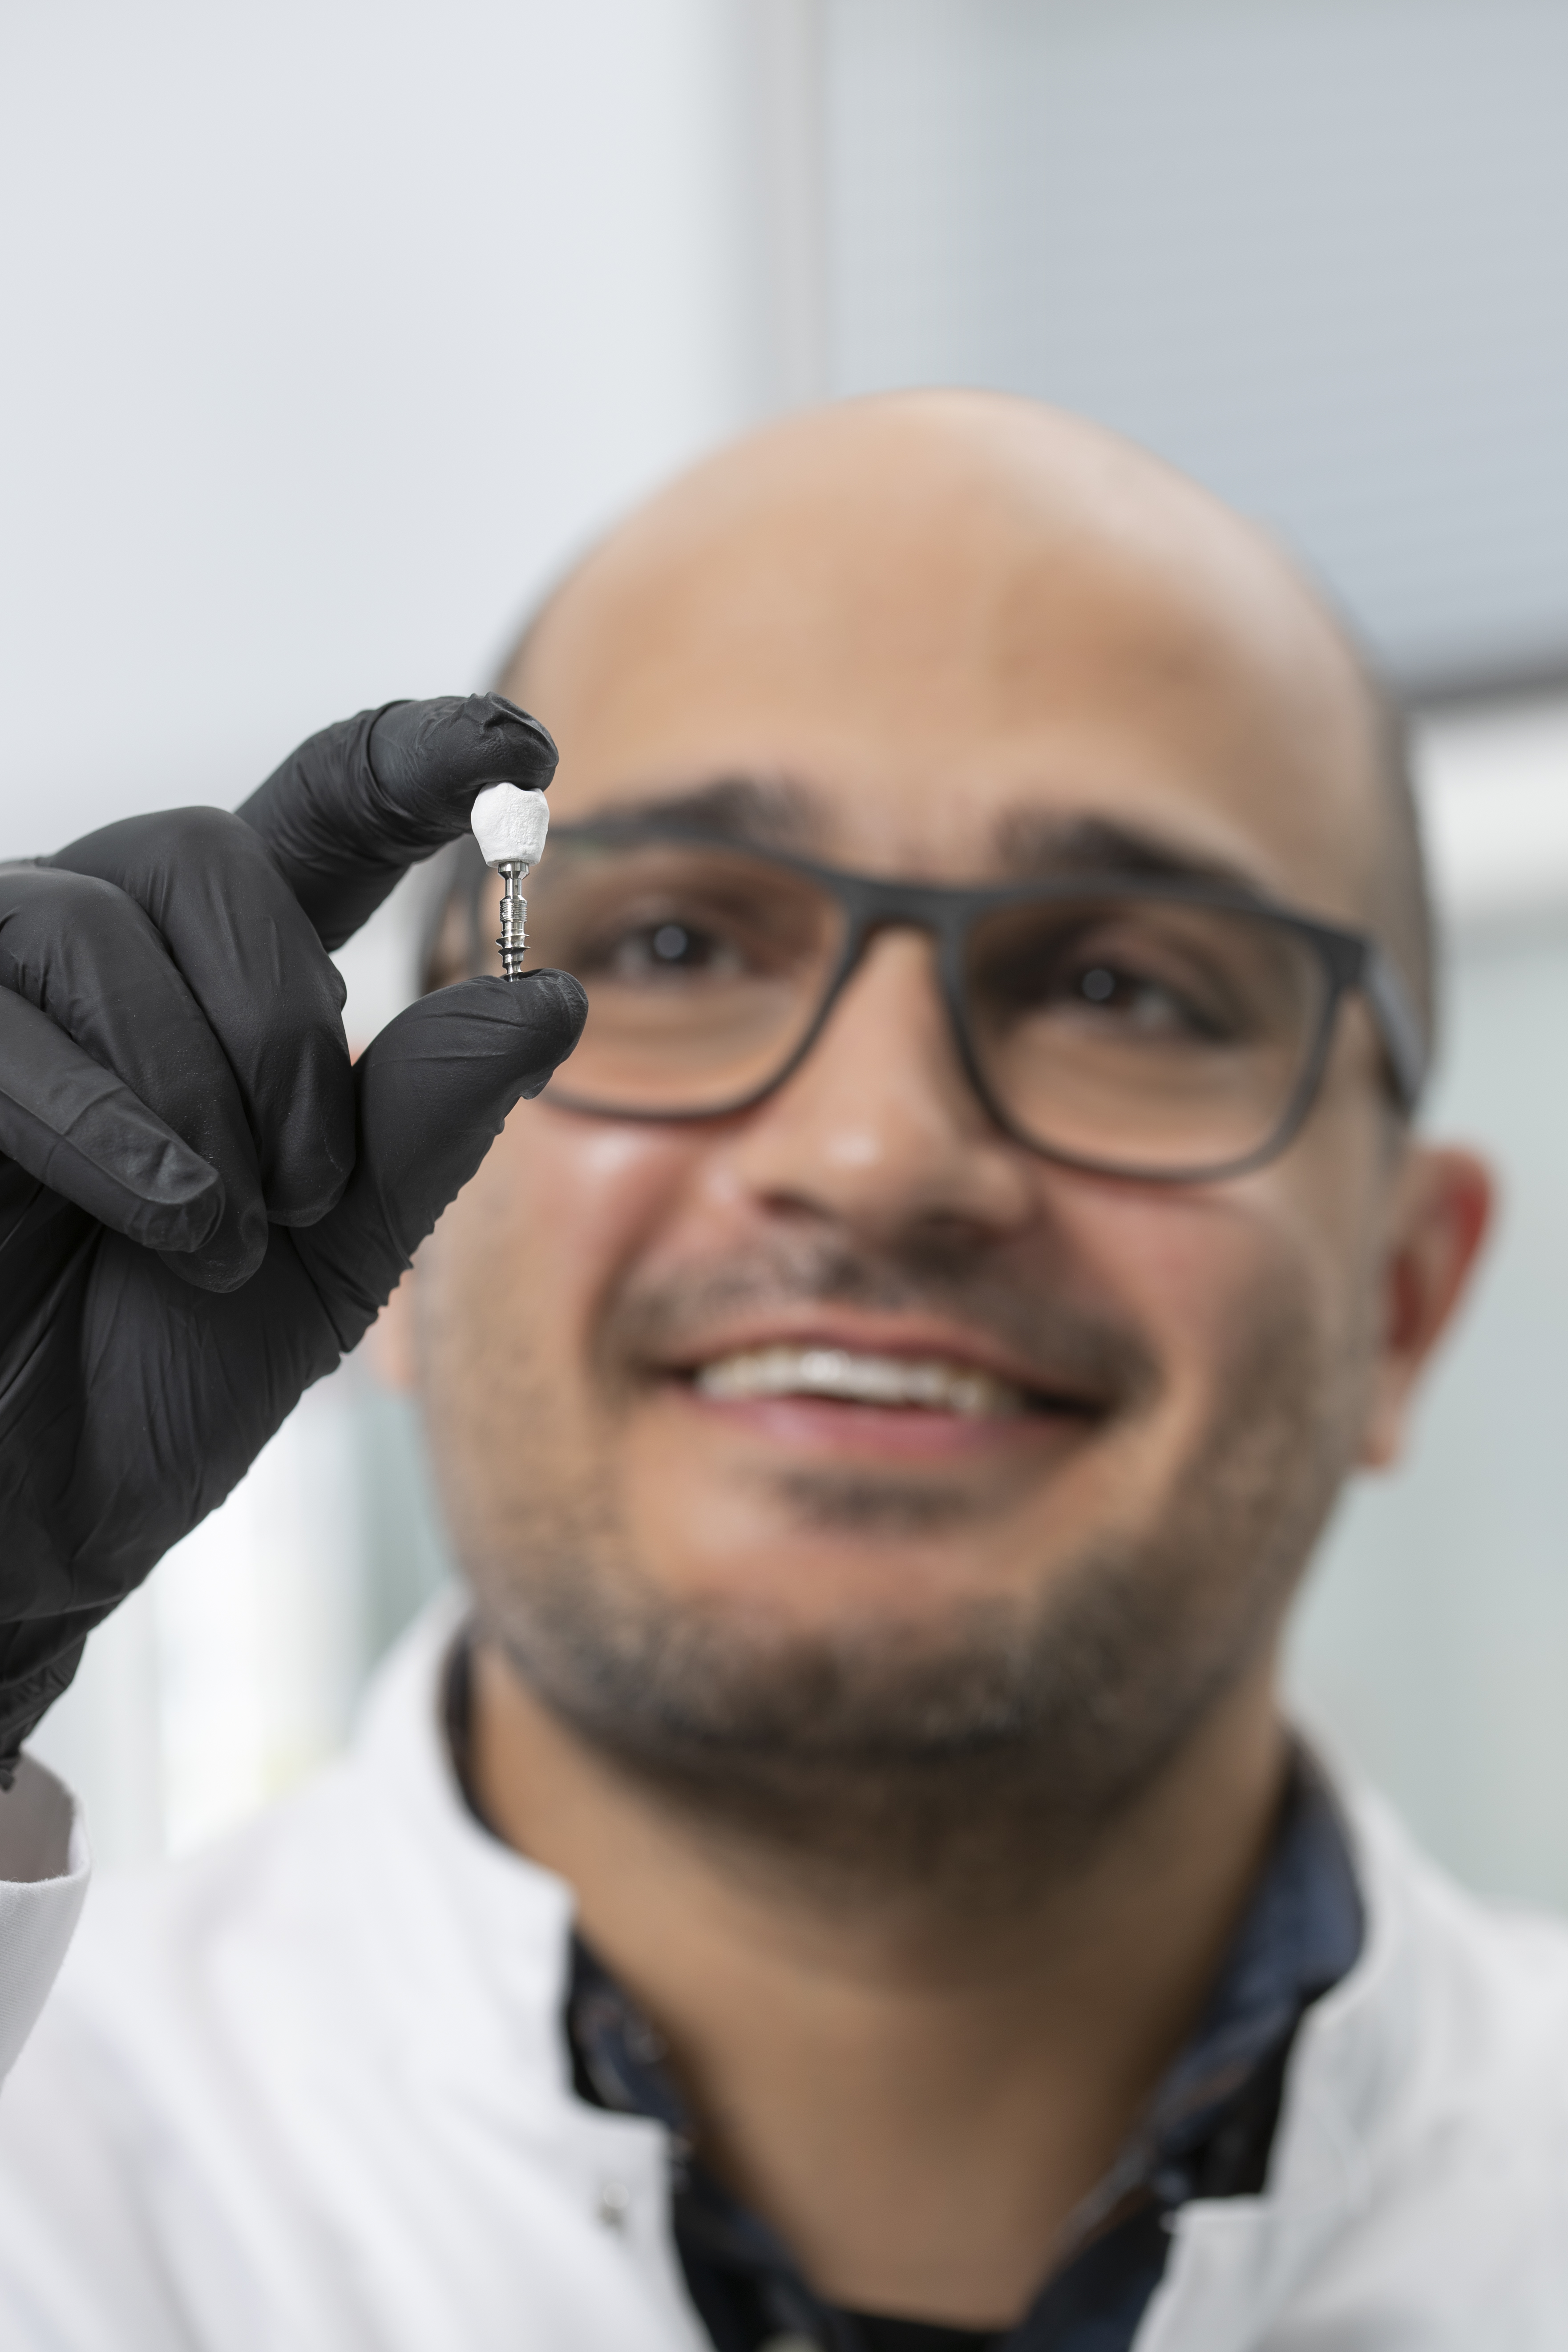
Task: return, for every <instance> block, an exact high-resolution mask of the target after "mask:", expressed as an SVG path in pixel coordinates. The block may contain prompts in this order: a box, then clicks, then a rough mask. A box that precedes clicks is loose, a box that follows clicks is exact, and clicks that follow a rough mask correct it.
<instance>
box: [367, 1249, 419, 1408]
mask: <svg viewBox="0 0 1568 2352" xmlns="http://www.w3.org/2000/svg"><path fill="white" fill-rule="evenodd" d="M415 1281H416V1269H415V1268H414V1267H413V1266H410V1267H409V1269H408V1271H407V1273H406V1274H405V1276H404V1277H403V1279H402V1281H401V1282H400V1283H399V1284H398V1286H397V1287H396V1289H395V1291H394V1292H393V1294H392V1296H391V1297H390V1298H389V1299H388V1300H387V1302H386V1305H385V1306H384V1307H383V1308H382V1310H381V1313H380V1314H379V1315H378V1316H377V1317H376V1318H375V1321H374V1323H373V1324H372V1325H371V1327H370V1329H369V1330H368V1331H367V1332H366V1333H365V1335H364V1338H363V1339H362V1340H361V1342H360V1347H361V1349H362V1351H363V1356H364V1360H365V1362H366V1363H367V1364H368V1365H369V1367H370V1369H371V1370H372V1372H373V1373H374V1376H375V1378H376V1379H377V1380H378V1381H380V1382H381V1384H382V1386H383V1388H388V1389H397V1390H399V1391H401V1392H402V1393H403V1394H405V1395H407V1394H409V1393H410V1392H411V1391H412V1390H413V1388H414V1386H415V1381H416V1363H415V1353H414V1284H415Z"/></svg>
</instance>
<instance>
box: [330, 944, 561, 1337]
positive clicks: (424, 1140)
mask: <svg viewBox="0 0 1568 2352" xmlns="http://www.w3.org/2000/svg"><path fill="white" fill-rule="evenodd" d="M587 1013H588V1000H587V998H586V996H585V995H584V992H583V990H582V988H581V987H580V986H579V984H578V982H576V981H574V979H573V978H572V977H571V975H570V973H568V972H563V971H529V972H524V973H523V974H522V976H521V979H519V980H500V979H497V978H494V977H492V976H490V975H489V974H486V975H483V976H481V977H480V978H479V979H476V980H462V981H458V982H457V983H456V985H455V986H453V987H451V988H442V989H437V991H436V992H435V993H434V994H433V995H430V996H425V997H421V998H420V1000H419V1002H418V1003H416V1004H411V1005H410V1006H409V1007H408V1009H407V1011H406V1012H404V1013H399V1014H398V1016H397V1018H396V1020H395V1021H392V1022H389V1023H388V1024H387V1026H386V1027H385V1028H384V1030H383V1031H382V1032H381V1034H380V1035H379V1036H378V1037H376V1038H375V1039H374V1043H373V1044H371V1045H368V1046H367V1047H366V1049H365V1051H364V1052H363V1054H362V1055H361V1056H360V1058H359V1060H358V1062H357V1063H356V1064H355V1065H354V1084H355V1088H356V1094H357V1125H358V1143H357V1151H356V1156H355V1160H354V1171H353V1176H352V1177H351V1178H350V1180H349V1185H348V1189H347V1191H346V1192H344V1194H343V1197H342V1200H341V1201H340V1202H339V1203H338V1205H337V1207H336V1208H335V1209H334V1210H332V1212H331V1214H330V1215H328V1216H325V1217H323V1218H322V1219H321V1222H320V1223H318V1224H314V1225H310V1226H308V1227H305V1228H302V1229H300V1230H299V1231H296V1232H294V1233H293V1234H290V1236H289V1239H290V1241H291V1243H292V1244H293V1247H294V1249H295V1250H296V1251H297V1253H298V1255H299V1256H300V1261H301V1262H302V1264H303V1265H304V1267H305V1271H306V1272H307V1274H308V1275H309V1276H310V1279H311V1281H312V1282H313V1283H314V1285H315V1286H316V1290H317V1293H318V1295H319V1297H320V1298H321V1304H322V1306H323V1307H325V1309H326V1311H327V1314H328V1315H329V1317H330V1318H331V1322H332V1325H333V1328H334V1329H335V1330H336V1332H337V1335H338V1340H339V1344H340V1346H342V1348H343V1349H345V1350H346V1349H350V1348H352V1347H353V1346H355V1345H356V1343H357V1342H358V1341H359V1339H361V1338H362V1337H363V1334H364V1332H365V1331H366V1330H367V1329H368V1328H369V1327H370V1325H371V1324H372V1323H373V1322H374V1319H375V1318H376V1316H377V1315H378V1314H379V1313H380V1311H381V1309H382V1307H384V1305H385V1304H386V1301H387V1299H388V1298H389V1297H391V1295H392V1293H393V1291H394V1290H395V1288H396V1286H397V1284H398V1283H399V1281H400V1280H401V1279H402V1277H403V1276H404V1275H405V1273H406V1271H407V1269H408V1266H409V1264H410V1262H411V1261H412V1259H413V1255H414V1253H415V1251H416V1249H417V1247H418V1246H419V1244H420V1243H421V1242H422V1241H423V1240H424V1238H425V1236H426V1234H427V1233H429V1232H430V1230H431V1228H432V1227H433V1226H434V1224H435V1223H436V1220H437V1217H438V1216H439V1215H440V1213H441V1212H442V1210H443V1209H444V1208H446V1206H447V1203H448V1202H450V1201H452V1200H453V1199H455V1197H456V1196H457V1194H458V1192H460V1191H461V1190H462V1188H463V1186H464V1185H465V1184H466V1183H467V1182H468V1179H469V1177H470V1176H471V1175H473V1173H474V1171H475V1170H476V1169H477V1168H478V1167H479V1162H480V1160H483V1158H484V1156H485V1154H486V1152H487V1151H488V1150H489V1148H490V1145H491V1144H492V1143H493V1142H494V1141H495V1139H496V1137H497V1136H498V1135H499V1134H500V1130H501V1128H502V1126H503V1124H504V1123H505V1120H506V1117H507V1114H508V1112H509V1111H510V1110H511V1108H513V1106H514V1105H515V1104H516V1103H518V1102H520V1101H521V1100H523V1099H525V1098H527V1099H531V1097H533V1096H534V1095H537V1094H539V1093H541V1092H542V1089H543V1087H544V1086H545V1084H546V1082H547V1081H548V1079H549V1077H550V1074H551V1072H552V1070H553V1069H554V1068H555V1066H556V1064H557V1063H558V1062H563V1061H564V1060H565V1058H566V1056H567V1055H568V1054H570V1052H571V1051H572V1048H573V1046H574V1045H575V1044H576V1043H577V1039H578V1037H579V1035H580V1034H581V1033H582V1028H583V1024H584V1021H585V1019H586V1018H587Z"/></svg>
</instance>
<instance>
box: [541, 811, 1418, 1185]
mask: <svg viewBox="0 0 1568 2352" xmlns="http://www.w3.org/2000/svg"><path fill="white" fill-rule="evenodd" d="M528 905H529V920H528V931H529V946H530V950H531V957H530V960H531V961H538V962H539V963H541V964H547V965H554V966H556V967H558V968H559V969H561V970H563V971H569V972H572V973H574V974H575V976H576V977H577V979H579V980H580V981H581V982H582V983H583V985H584V988H585V989H586V991H587V993H588V1005H589V1011H588V1021H587V1026H586V1028H585V1029H584V1033H583V1037H582V1040H581V1043H580V1044H579V1045H578V1046H577V1048H576V1051H575V1053H574V1055H573V1057H572V1059H571V1061H570V1063H569V1064H568V1065H567V1066H566V1067H565V1068H564V1069H563V1072H562V1074H561V1077H560V1078H559V1079H557V1081H556V1082H555V1084H554V1086H553V1087H552V1090H551V1100H552V1102H553V1103H556V1104H559V1105H563V1106H564V1107H565V1108H570V1109H576V1110H582V1111H591V1112H595V1113H598V1114H601V1115H605V1116H608V1117H611V1118H627V1119H666V1120H677V1119H699V1118H719V1117H721V1116H723V1115H724V1114H726V1113H729V1112H733V1111H738V1110H743V1109H745V1108H748V1107H749V1106H750V1105H752V1104H753V1103H756V1102H759V1101H761V1100H762V1098H763V1097H764V1096H765V1095H767V1094H770V1093H771V1092H772V1091H773V1089H774V1088H775V1087H779V1086H782V1085H783V1083H784V1080H785V1079H786V1078H787V1077H788V1076H790V1074H791V1073H792V1071H794V1070H795V1069H796V1068H798V1066H799V1065H800V1063H801V1062H802V1060H803V1059H804V1057H805V1055H806V1054H808V1053H809V1052H810V1050H811V1047H812V1045H813V1044H814V1043H815V1041H816V1038H817V1037H818V1036H819V1035H820V1034H821V1033H822V1030H823V1027H824V1025H825V1024H826V1021H827V1019H828V1016H829V1014H830V1013H831V1012H832V1010H833V1007H834V1005H835V1003H837V999H838V997H839V995H840V993H841V992H842V991H843V989H844V988H845V986H846V985H847V982H848V981H849V978H850V976H851V974H852V973H853V972H854V971H855V970H856V968H857V966H858V963H859V961H860V959H861V958H862V956H863V955H864V954H865V952H866V949H867V945H868V941H869V940H871V939H872V938H873V937H874V936H875V935H876V934H877V933H878V932H879V931H882V930H886V929H900V928H904V927H908V928H910V929H917V930H921V931H924V932H926V933H927V934H928V935H929V936H930V938H931V940H932V942H933V945H934V948H935V952H936V966H937V971H938V975H939V979H940V984H941V988H942V996H943V999H944V1001H945V1003H946V1007H947V1013H948V1018H949V1021H950V1023H951V1024H952V1037H953V1042H954V1045H955V1046H956V1048H957V1051H958V1055H959V1057H960V1059H961V1061H962V1062H963V1067H964V1069H965V1071H966V1073H967V1075H968V1077H969V1080H970V1083H971V1085H972V1086H973V1088H974V1090H975V1092H976V1093H977V1095H978V1096H979V1097H980V1098H981V1100H982V1102H983V1103H984V1105H985V1107H986V1108H987V1110H988V1111H989V1112H990V1114H991V1116H992V1118H994V1119H995V1121H996V1122H997V1124H998V1125H999V1126H1000V1127H1001V1128H1003V1129H1005V1131H1006V1132H1007V1133H1008V1134H1009V1135H1011V1136H1012V1137H1014V1138H1015V1139H1016V1140H1018V1141H1019V1142H1021V1143H1024V1144H1026V1145H1027V1146H1029V1147H1030V1148H1031V1149H1032V1150H1035V1151H1037V1152H1040V1153H1042V1154H1044V1155H1045V1156H1046V1157H1047V1158H1048V1159H1051V1160H1059V1161H1063V1162H1065V1163H1067V1164H1068V1165H1070V1166H1072V1167H1076V1168H1082V1169H1086V1170H1092V1171H1098V1172H1100V1173H1104V1174H1109V1175H1119V1176H1132V1177H1138V1178H1142V1179H1146V1180H1150V1181H1163V1182H1195V1181H1209V1180H1212V1179H1215V1178H1217V1177H1222V1176H1231V1175H1237V1174H1239V1173H1240V1172H1241V1171H1244V1170H1246V1169H1249V1168H1255V1167H1257V1166H1258V1164H1259V1163H1260V1162H1262V1161H1264V1160H1269V1159H1271V1158H1272V1157H1273V1156H1274V1155H1275V1154H1276V1153H1278V1152H1279V1151H1282V1150H1284V1148H1285V1146H1286V1145H1287V1144H1288V1143H1289V1141H1290V1139H1291V1138H1292V1137H1293V1136H1294V1135H1295V1133H1296V1132H1297V1130H1298V1129H1299V1128H1300V1125H1301V1122H1302V1120H1303V1119H1304V1118H1305V1117H1306V1115H1307V1112H1308V1110H1309V1108H1310V1106H1311V1102H1312V1099H1313V1096H1314V1094H1315V1092H1316V1090H1317V1087H1318V1085H1319V1082H1320V1080H1321V1076H1322V1072H1323V1067H1324V1064H1325V1062H1326V1060H1327V1057H1328V1052H1329V1047H1330V1045H1331V1040H1332V1035H1333V1029H1334V1024H1335V1019H1336V1016H1337V1014H1338V1011H1339V1007H1340V1003H1341V1002H1342V999H1343V997H1344V996H1345V995H1346V993H1347V992H1350V991H1351V990H1359V991H1360V992H1361V993H1362V995H1363V998H1364V1000H1365V1002H1366V1003H1367V1006H1368V1008H1369V1010H1370V1012H1371V1014H1372V1018H1373V1023H1374V1024H1375V1026H1376V1029H1377V1032H1378V1034H1379V1037H1380V1039H1381V1041H1382V1045H1383V1048H1384V1055H1385V1057H1386V1061H1387V1066H1388V1076H1389V1079H1390V1081H1391V1084H1392V1089H1393V1092H1394V1097H1395V1098H1396V1100H1397V1102H1398V1103H1399V1105H1400V1106H1401V1108H1404V1109H1405V1110H1409V1109H1411V1108H1414V1105H1415V1099H1416V1097H1417V1095H1418V1093H1419V1091H1420V1087H1421V1081H1422V1078H1423V1076H1424V1071H1425V1062H1426V1049H1425V1045H1424V1043H1423V1039H1422V1033H1421V1026H1420V1024H1419V1022H1418V1020H1417V1018H1416V1015H1415V1010H1414V1008H1413V1006H1412V1004H1411V1003H1410V1000H1409V997H1408V995H1407V993H1406V992H1405V987H1404V985H1403V983H1402V982H1401V980H1400V978H1399V975H1398V973H1397V972H1396V971H1394V967H1393V965H1392V963H1391V962H1390V961H1389V960H1388V958H1387V957H1386V955H1385V954H1384V951H1383V950H1382V949H1381V948H1380V947H1379V946H1378V945H1377V943H1376V942H1375V940H1372V939H1370V938H1367V937H1365V936H1364V935H1363V934H1362V933H1360V932H1357V931H1351V930H1344V929H1339V928H1338V927H1337V926H1335V925H1333V924H1331V923H1321V922H1318V921H1315V920H1314V919H1311V918H1310V917H1309V916H1306V915H1301V914H1298V913H1296V912H1294V911H1293V910H1291V909H1290V908H1284V907H1278V906H1274V905H1272V904H1270V903H1269V902H1268V901H1267V900H1263V899H1259V898H1253V897H1250V896H1248V895H1247V893H1246V892H1245V891H1242V890H1238V889H1234V888H1227V887H1224V886H1221V885H1217V884H1213V885H1211V884H1209V883H1207V882H1202V881H1190V882H1189V881H1182V880H1169V879H1166V878H1164V877H1160V878H1151V879H1145V878H1144V877H1131V878H1129V877H1121V876H1113V875H1098V876H1097V875H1092V874H1090V875H1083V876H1076V875H1075V876H1072V877H1063V878H1056V877H1052V878H1049V879H1045V880H1040V881H1030V882H1026V883H1021V884H1018V885H1016V886H1009V885H1002V886H999V887H989V888H976V889H953V888H948V887H942V886H939V885H936V884H928V883H924V882H900V881H892V880H882V879H879V878H878V877H872V876H869V875H865V874H850V873H843V872H839V871H837V869H835V868H833V867H831V866H818V865H815V864H812V863H810V862H809V861H808V860H806V859H805V858H799V857H792V856H784V855H782V854H780V855H774V854H773V853H767V852H763V851H760V850H756V849H752V848H750V847H738V846H737V845H735V844H734V843H733V842H732V841H731V840H727V839H724V838H722V837H719V836H714V835H709V834H705V833H702V832H700V831H693V830H688V829H686V828H684V827H682V826H680V825H679V824H675V825H672V824H670V823H669V822H668V820H666V821H661V822H659V823H657V824H654V823H649V824H641V823H638V822H637V821H635V820H633V821H626V820H616V821H614V822H609V823H605V824H601V825H592V824H588V825H573V826H562V827H560V828H559V829H558V830H556V831H554V832H552V835H551V839H550V852H549V856H548V857H547V858H546V860H545V861H544V863H543V865H542V866H541V867H540V869H539V870H538V872H537V873H536V874H535V875H534V876H533V877H531V887H530V889H529V894H528Z"/></svg>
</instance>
